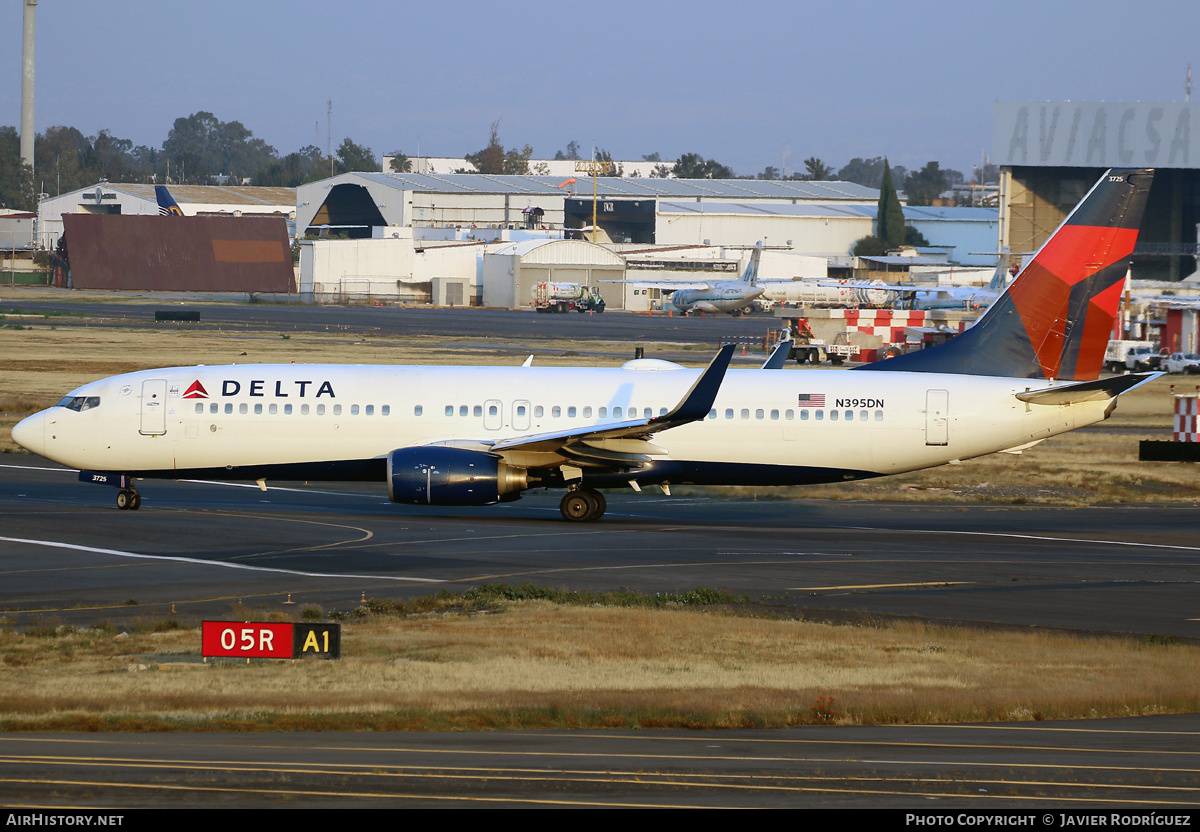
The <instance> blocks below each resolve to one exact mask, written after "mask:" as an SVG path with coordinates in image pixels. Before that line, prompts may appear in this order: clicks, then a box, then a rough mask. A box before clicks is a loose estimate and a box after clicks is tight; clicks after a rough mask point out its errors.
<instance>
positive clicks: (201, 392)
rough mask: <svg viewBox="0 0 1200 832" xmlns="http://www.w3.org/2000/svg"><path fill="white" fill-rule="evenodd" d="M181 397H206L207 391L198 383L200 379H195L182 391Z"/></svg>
mask: <svg viewBox="0 0 1200 832" xmlns="http://www.w3.org/2000/svg"><path fill="white" fill-rule="evenodd" d="M183 397H184V398H185V399H207V398H208V391H207V390H205V389H204V385H203V384H201V383H200V379H196V380H195V381H193V382H192V386H191V387H189V388H188V389H187V390H186V391H185V392H184V394H183Z"/></svg>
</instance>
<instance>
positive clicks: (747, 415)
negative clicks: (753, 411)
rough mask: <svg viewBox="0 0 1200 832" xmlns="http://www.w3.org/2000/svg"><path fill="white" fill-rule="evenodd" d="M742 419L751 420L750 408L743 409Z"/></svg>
mask: <svg viewBox="0 0 1200 832" xmlns="http://www.w3.org/2000/svg"><path fill="white" fill-rule="evenodd" d="M742 418H743V419H749V418H750V408H748V407H743V408H742Z"/></svg>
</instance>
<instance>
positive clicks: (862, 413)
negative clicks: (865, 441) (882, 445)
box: [858, 410, 867, 422]
mask: <svg viewBox="0 0 1200 832" xmlns="http://www.w3.org/2000/svg"><path fill="white" fill-rule="evenodd" d="M858 418H859V419H860V420H862V421H864V422H865V421H867V411H865V410H860V411H858Z"/></svg>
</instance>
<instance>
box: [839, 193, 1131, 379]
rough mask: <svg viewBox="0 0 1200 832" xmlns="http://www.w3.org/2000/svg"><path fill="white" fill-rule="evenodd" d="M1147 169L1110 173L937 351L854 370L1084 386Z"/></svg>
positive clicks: (1106, 325) (1097, 356) (1097, 353)
mask: <svg viewBox="0 0 1200 832" xmlns="http://www.w3.org/2000/svg"><path fill="white" fill-rule="evenodd" d="M1153 179H1154V171H1153V170H1148V169H1145V170H1110V171H1108V172H1107V173H1106V174H1104V176H1102V177H1101V178H1100V181H1099V182H1097V183H1096V184H1095V186H1093V187H1092V189H1091V190H1090V191H1089V192H1088V194H1087V196H1085V197H1084V198H1083V201H1082V202H1080V203H1079V205H1078V206H1076V208H1075V210H1074V211H1072V212H1071V213H1070V214H1069V215H1068V216H1067V218H1066V219H1065V220H1063V223H1062V225H1060V226H1059V227H1058V229H1057V230H1056V231H1055V232H1054V234H1053V235H1052V236H1051V237H1050V239H1049V240H1047V241H1046V243H1045V245H1043V246H1042V247H1041V248H1040V249H1039V250H1038V252H1037V254H1036V255H1035V256H1034V258H1033V261H1032V262H1030V263H1029V265H1027V266H1026V267H1025V268H1024V269H1023V270H1022V271H1021V273H1020V274H1019V275H1017V278H1016V280H1014V281H1013V283H1012V285H1011V286H1009V287H1008V291H1007V292H1005V293H1004V294H1003V295H1001V296H1000V298H999V299H998V300H997V301H996V302H995V303H994V304H992V306H991V307H990V308H989V309H988V311H987V312H986V313H985V314H984V315H983V317H982V318H980V319H979V321H978V323H976V324H975V326H973V327H971V328H970V329H968V330H967V331H966V332H964V333H963V334H962V335H960V336H958V337H957V338H954V339H952V340H951V341H949V342H948V343H946V344H945V345H943V346H942V347H939V348H938V349H936V350H923V351H921V352H916V353H909V354H907V355H902V356H898V357H896V358H892V359H888V360H886V361H880V362H877V363H875V364H869V365H867V366H865V367H860V368H859V369H862V370H889V371H897V372H916V373H959V374H964V373H965V374H971V375H986V376H1005V377H1008V378H1045V379H1062V380H1072V381H1090V380H1092V379H1095V378H1098V377H1099V376H1100V370H1101V368H1102V366H1103V364H1104V349H1105V347H1106V346H1107V344H1108V340H1109V338H1110V337H1111V333H1112V329H1113V322H1114V321H1115V320H1116V317H1117V312H1118V307H1119V304H1120V298H1121V290H1122V287H1123V285H1124V280H1125V273H1126V271H1127V269H1128V266H1129V256H1130V255H1131V254H1132V253H1133V248H1134V246H1135V245H1136V244H1137V237H1138V226H1139V225H1140V224H1141V221H1142V213H1143V211H1144V209H1145V207H1146V197H1147V195H1148V194H1149V192H1150V184H1151V182H1152V181H1153Z"/></svg>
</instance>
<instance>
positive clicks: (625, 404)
mask: <svg viewBox="0 0 1200 832" xmlns="http://www.w3.org/2000/svg"><path fill="white" fill-rule="evenodd" d="M654 363H656V364H657V362H654ZM648 365H649V362H647V364H645V365H639V364H638V362H630V364H629V365H626V367H625V368H614V369H581V368H536V367H442V366H346V365H303V364H298V365H245V366H224V367H177V368H170V369H162V370H148V371H144V372H138V373H130V374H127V375H122V376H115V377H112V378H108V379H103V380H101V381H96V382H93V383H91V384H87V385H84V386H83V387H80V388H79V389H78V390H75V391H73V392H72V393H71V394H70V396H68V397H67V399H64V402H67V401H69V400H71V399H75V400H76V401H85V400H86V401H87V402H88V403H87V404H85V405H84V406H82V407H78V409H70V408H68V407H64V406H56V407H53V408H50V409H49V410H45V411H42V412H41V413H38V414H35V415H34V416H31V417H29V418H28V419H26V420H25V421H23V422H21V423H20V424H19V425H18V426H17V427H16V428H15V429H14V431H13V435H14V438H16V440H17V441H18V442H19V443H20V444H22V445H24V446H25V447H27V448H29V449H30V450H32V451H34V452H35V453H39V454H42V455H44V456H46V457H48V458H50V459H53V460H56V461H58V462H61V463H63V464H65V465H69V466H72V467H75V468H80V469H84V470H95V471H112V472H129V473H132V472H142V473H146V472H158V473H159V475H167V476H169V475H171V474H172V473H174V472H179V473H182V472H186V471H189V470H198V469H217V468H224V469H244V468H247V467H252V466H279V465H298V464H301V465H302V464H307V463H324V462H338V461H346V460H378V459H381V458H383V457H385V456H386V455H387V454H388V453H389V452H390V451H392V450H394V449H397V448H404V447H411V446H419V445H426V444H434V443H442V444H457V445H460V446H464V445H472V444H476V443H477V447H479V448H480V449H482V450H486V449H487V447H488V446H489V445H490V443H492V442H494V441H498V440H501V439H506V438H510V437H520V436H528V435H532V434H539V433H546V432H552V431H562V430H566V429H572V428H583V427H586V426H594V425H603V424H605V423H611V422H621V421H628V420H630V419H640V418H645V417H647V416H651V415H653V416H657V415H659V414H661V413H664V412H666V411H667V410H668V409H670V408H672V407H673V406H674V405H675V404H676V403H677V402H679V401H680V399H681V398H682V397H683V396H684V395H685V394H686V393H687V391H688V389H689V387H690V386H691V385H692V383H693V382H694V381H695V380H696V378H697V375H698V371H697V370H691V369H683V368H680V369H658V370H654V369H641V368H638V369H631V367H640V366H648ZM1052 384H1053V383H1052V382H1048V381H1041V380H1028V379H1007V378H993V377H983V376H965V375H939V374H929V373H904V372H857V371H848V370H829V371H817V370H730V371H729V372H728V373H727V374H726V376H725V379H724V381H723V383H722V384H721V387H720V391H719V393H718V395H717V398H716V401H715V403H714V405H713V408H712V411H711V412H710V414H709V417H708V418H707V419H704V420H702V421H699V422H694V423H691V424H687V425H683V426H681V427H677V428H672V429H669V430H665V431H661V432H659V433H657V434H655V435H654V438H653V442H654V444H655V445H656V446H659V447H661V448H663V449H665V450H666V451H667V452H668V453H667V456H666V457H665V458H664V459H665V460H668V461H670V462H671V463H695V464H696V465H693V466H692V467H691V468H689V470H690V471H692V474H691V475H689V476H688V477H687V479H688V481H693V482H708V483H712V484H719V483H721V482H723V481H729V479H730V478H729V477H728V476H724V475H723V474H722V471H727V470H728V468H729V466H730V465H731V464H732V465H735V466H750V468H742V469H741V473H740V474H739V477H740V478H741V479H744V478H745V476H746V475H747V472H748V471H749V472H753V471H758V470H761V471H762V472H764V473H765V474H770V476H768V477H767V479H770V480H771V481H777V482H783V481H792V480H794V481H796V482H805V481H809V482H811V481H814V479H813V478H812V477H811V476H810V475H808V474H806V473H805V472H806V471H812V470H813V469H829V470H830V471H833V470H836V471H841V472H845V471H851V472H859V475H863V476H869V475H875V474H892V473H899V472H903V471H911V470H915V469H920V468H927V467H930V466H934V465H940V464H943V463H945V462H949V461H952V460H956V459H966V458H969V457H975V456H980V455H983V454H989V453H993V452H996V451H1002V450H1006V449H1009V448H1013V447H1016V446H1020V445H1024V444H1026V443H1029V442H1033V441H1036V440H1040V439H1045V438H1046V437H1048V436H1053V435H1056V434H1059V433H1063V432H1065V431H1069V430H1071V429H1073V428H1077V427H1081V426H1084V425H1088V424H1092V423H1094V422H1098V421H1100V420H1102V419H1103V418H1105V415H1106V409H1107V408H1108V406H1109V404H1110V401H1111V400H1105V401H1099V402H1089V403H1082V404H1075V405H1054V406H1048V405H1038V404H1026V403H1025V402H1022V401H1019V400H1018V399H1016V398H1015V397H1014V394H1016V393H1021V392H1024V391H1027V390H1030V389H1033V390H1039V389H1043V388H1045V387H1048V386H1052ZM93 399H95V400H96V401H95V403H94V404H92V403H91V400H93ZM506 459H508V461H509V462H510V464H514V465H527V466H530V467H537V466H541V465H550V464H553V463H554V460H553V459H552V458H548V457H545V456H539V455H538V454H536V453H532V454H527V455H525V456H522V455H521V454H519V453H518V454H515V455H513V456H512V457H511V458H510V457H506ZM558 462H561V460H558ZM792 472H794V476H793V473H792ZM231 473H234V472H233V471H232V470H231ZM648 473H649V472H648ZM723 476H724V479H723ZM844 476H845V475H841V476H838V477H834V476H830V477H828V478H829V479H834V478H842V477H844ZM739 477H734V478H733V479H735V480H738V479H739ZM234 478H236V473H234ZM304 478H313V479H316V478H318V477H316V476H310V475H308V474H306V475H305V477H304ZM845 478H852V477H845ZM639 479H640V478H639ZM646 481H650V482H653V481H655V480H654V477H653V476H648V477H647V478H646ZM675 481H680V480H678V479H676V480H675Z"/></svg>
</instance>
